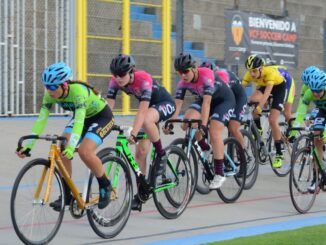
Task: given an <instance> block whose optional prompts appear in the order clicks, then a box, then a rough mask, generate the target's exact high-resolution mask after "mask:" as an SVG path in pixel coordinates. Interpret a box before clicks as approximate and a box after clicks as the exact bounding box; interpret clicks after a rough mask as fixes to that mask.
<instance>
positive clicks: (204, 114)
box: [201, 95, 212, 126]
mask: <svg viewBox="0 0 326 245" xmlns="http://www.w3.org/2000/svg"><path fill="white" fill-rule="evenodd" d="M211 101H212V96H211V95H204V97H203V103H202V107H201V118H202V124H203V125H205V126H207V123H208V117H209V110H210V106H211Z"/></svg>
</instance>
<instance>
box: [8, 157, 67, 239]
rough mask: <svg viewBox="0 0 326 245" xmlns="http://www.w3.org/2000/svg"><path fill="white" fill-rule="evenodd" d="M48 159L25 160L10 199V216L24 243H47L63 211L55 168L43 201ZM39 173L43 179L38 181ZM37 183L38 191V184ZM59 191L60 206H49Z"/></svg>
mask: <svg viewBox="0 0 326 245" xmlns="http://www.w3.org/2000/svg"><path fill="white" fill-rule="evenodd" d="M49 166H50V163H49V161H48V160H45V159H41V158H39V159H34V160H32V161H30V162H28V163H27V164H26V165H25V166H24V167H23V168H22V169H21V170H20V172H19V174H18V176H17V178H16V180H15V183H14V186H13V189H12V193H11V199H10V214H11V220H12V223H13V226H14V229H15V232H16V234H17V235H18V237H19V239H20V240H21V241H22V242H23V243H25V244H47V243H49V242H50V241H51V240H52V239H53V237H54V236H55V235H56V234H57V232H58V230H59V228H60V225H61V222H62V219H63V215H64V210H65V209H64V207H65V206H64V205H63V204H64V202H65V200H64V195H62V193H64V191H63V187H62V182H61V177H60V174H59V172H58V171H57V170H56V169H54V176H53V179H52V183H51V184H52V188H51V193H50V195H49V200H48V202H46V203H45V202H44V197H45V189H46V185H47V183H46V181H47V178H48V173H49ZM41 176H44V179H43V182H42V183H41V184H39V182H40V180H41ZM39 185H40V187H41V188H40V190H39V191H40V193H38V194H37V192H38V190H37V187H38V186H39ZM59 195H61V196H62V197H63V198H62V199H61V202H62V203H61V210H60V211H59V212H58V211H55V210H53V208H52V207H50V206H49V203H51V202H54V201H55V200H56V199H57V198H58V196H59Z"/></svg>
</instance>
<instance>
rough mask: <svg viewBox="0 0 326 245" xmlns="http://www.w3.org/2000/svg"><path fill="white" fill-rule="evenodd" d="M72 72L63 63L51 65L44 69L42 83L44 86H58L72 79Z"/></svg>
mask: <svg viewBox="0 0 326 245" xmlns="http://www.w3.org/2000/svg"><path fill="white" fill-rule="evenodd" d="M72 75H73V74H72V70H71V68H70V67H69V66H67V65H66V64H65V63H64V62H59V63H55V64H52V65H50V66H48V67H47V68H45V69H44V71H43V74H42V82H43V84H44V85H59V84H63V83H64V82H65V81H67V80H70V79H71V77H72Z"/></svg>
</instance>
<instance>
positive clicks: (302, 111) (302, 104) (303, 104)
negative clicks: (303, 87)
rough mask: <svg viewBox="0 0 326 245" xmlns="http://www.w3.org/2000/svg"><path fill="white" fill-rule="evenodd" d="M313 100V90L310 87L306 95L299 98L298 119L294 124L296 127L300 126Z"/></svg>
mask: <svg viewBox="0 0 326 245" xmlns="http://www.w3.org/2000/svg"><path fill="white" fill-rule="evenodd" d="M312 100H313V98H312V93H311V91H310V90H309V89H308V90H307V91H306V92H305V94H304V96H303V97H301V98H300V100H299V104H298V107H297V108H298V109H297V111H296V119H295V121H294V124H293V126H294V127H300V126H301V124H302V122H303V120H304V118H305V116H306V113H307V110H308V106H309V104H310V102H311V101H312Z"/></svg>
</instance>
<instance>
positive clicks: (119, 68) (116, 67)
mask: <svg viewBox="0 0 326 245" xmlns="http://www.w3.org/2000/svg"><path fill="white" fill-rule="evenodd" d="M135 66H136V65H135V61H134V58H133V57H132V56H130V55H126V54H119V55H118V56H116V57H115V58H113V60H112V61H111V64H110V70H111V73H112V74H114V75H124V74H126V73H127V72H129V71H130V70H132V69H133V68H134V67H135Z"/></svg>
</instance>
